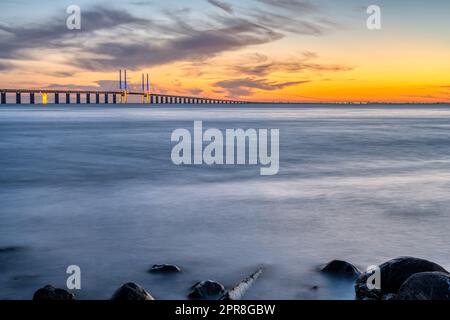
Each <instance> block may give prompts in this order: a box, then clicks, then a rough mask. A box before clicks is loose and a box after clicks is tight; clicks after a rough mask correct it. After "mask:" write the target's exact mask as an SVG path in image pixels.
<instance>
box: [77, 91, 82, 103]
mask: <svg viewBox="0 0 450 320" xmlns="http://www.w3.org/2000/svg"><path fill="white" fill-rule="evenodd" d="M80 103H81V94H80V93H77V104H80Z"/></svg>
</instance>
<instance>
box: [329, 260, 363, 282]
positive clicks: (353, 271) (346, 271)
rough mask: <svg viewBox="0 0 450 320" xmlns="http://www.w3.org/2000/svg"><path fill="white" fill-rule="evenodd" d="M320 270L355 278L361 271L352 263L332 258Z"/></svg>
mask: <svg viewBox="0 0 450 320" xmlns="http://www.w3.org/2000/svg"><path fill="white" fill-rule="evenodd" d="M322 272H324V273H328V274H332V275H339V276H344V277H348V278H353V279H356V278H357V277H358V276H359V275H360V274H361V271H359V269H358V268H357V267H355V266H354V265H353V264H351V263H349V262H346V261H342V260H333V261H331V262H329V263H328V264H327V265H326V266H325V267H323V268H322Z"/></svg>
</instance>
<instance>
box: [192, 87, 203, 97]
mask: <svg viewBox="0 0 450 320" xmlns="http://www.w3.org/2000/svg"><path fill="white" fill-rule="evenodd" d="M189 92H190V93H191V94H192V95H194V96H196V95H199V94H200V93H202V92H203V90H202V89H198V88H193V89H191V90H189Z"/></svg>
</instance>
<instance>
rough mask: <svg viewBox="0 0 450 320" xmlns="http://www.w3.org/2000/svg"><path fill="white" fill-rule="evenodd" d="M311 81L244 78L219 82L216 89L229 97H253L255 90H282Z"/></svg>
mask: <svg viewBox="0 0 450 320" xmlns="http://www.w3.org/2000/svg"><path fill="white" fill-rule="evenodd" d="M308 82H310V81H308V80H303V81H290V82H274V81H269V80H267V79H254V78H242V79H231V80H223V81H218V82H216V83H215V84H214V86H215V87H218V88H221V89H225V90H226V91H227V92H228V94H229V96H232V97H242V96H251V95H252V94H253V93H254V90H255V89H258V90H263V91H274V90H280V89H283V88H286V87H291V86H296V85H300V84H305V83H308Z"/></svg>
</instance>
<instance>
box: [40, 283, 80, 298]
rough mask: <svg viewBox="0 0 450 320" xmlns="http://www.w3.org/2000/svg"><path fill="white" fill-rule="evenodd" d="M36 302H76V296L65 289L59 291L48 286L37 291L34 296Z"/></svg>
mask: <svg viewBox="0 0 450 320" xmlns="http://www.w3.org/2000/svg"><path fill="white" fill-rule="evenodd" d="M33 300H36V301H56V300H75V295H74V294H73V293H70V292H68V291H66V290H64V289H58V288H55V287H53V286H51V285H47V286H45V287H43V288H41V289H39V290H37V291H36V292H35V293H34V295H33Z"/></svg>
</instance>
